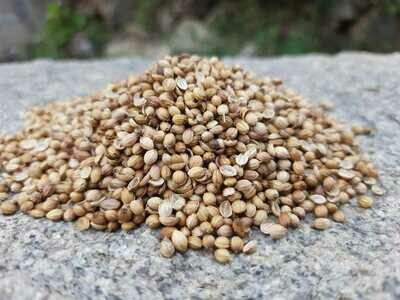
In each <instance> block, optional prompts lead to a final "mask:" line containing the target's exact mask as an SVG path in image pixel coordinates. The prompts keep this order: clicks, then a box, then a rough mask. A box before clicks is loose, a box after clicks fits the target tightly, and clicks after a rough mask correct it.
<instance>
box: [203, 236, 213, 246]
mask: <svg viewBox="0 0 400 300" xmlns="http://www.w3.org/2000/svg"><path fill="white" fill-rule="evenodd" d="M202 242H203V247H204V248H207V249H212V248H214V244H215V237H214V236H213V235H211V234H206V235H204V236H203V239H202Z"/></svg>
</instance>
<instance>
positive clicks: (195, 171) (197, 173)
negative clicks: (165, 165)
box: [188, 167, 206, 179]
mask: <svg viewBox="0 0 400 300" xmlns="http://www.w3.org/2000/svg"><path fill="white" fill-rule="evenodd" d="M205 174H206V170H205V169H204V168H202V167H193V168H191V169H190V170H189V171H188V175H189V177H191V178H195V179H198V178H201V177H203V176H204V175H205Z"/></svg>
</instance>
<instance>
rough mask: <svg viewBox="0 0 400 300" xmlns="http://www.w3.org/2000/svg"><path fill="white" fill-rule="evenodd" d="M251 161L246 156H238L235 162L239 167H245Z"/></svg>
mask: <svg viewBox="0 0 400 300" xmlns="http://www.w3.org/2000/svg"><path fill="white" fill-rule="evenodd" d="M248 161H249V157H248V156H247V155H245V154H239V155H237V156H236V158H235V162H236V164H238V165H239V166H244V165H246V164H247V162H248Z"/></svg>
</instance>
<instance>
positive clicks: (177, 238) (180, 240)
mask: <svg viewBox="0 0 400 300" xmlns="http://www.w3.org/2000/svg"><path fill="white" fill-rule="evenodd" d="M171 240H172V243H173V244H174V247H175V249H176V250H178V251H179V252H186V251H187V248H188V239H187V237H186V235H184V234H183V233H182V231H179V230H174V231H173V232H172V236H171Z"/></svg>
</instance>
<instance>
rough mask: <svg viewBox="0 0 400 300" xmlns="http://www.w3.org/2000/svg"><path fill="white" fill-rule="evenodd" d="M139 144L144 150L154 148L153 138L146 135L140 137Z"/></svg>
mask: <svg viewBox="0 0 400 300" xmlns="http://www.w3.org/2000/svg"><path fill="white" fill-rule="evenodd" d="M140 146H141V147H142V148H143V149H145V150H152V149H153V148H154V143H153V140H152V139H151V138H149V137H147V136H142V137H141V138H140Z"/></svg>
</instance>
